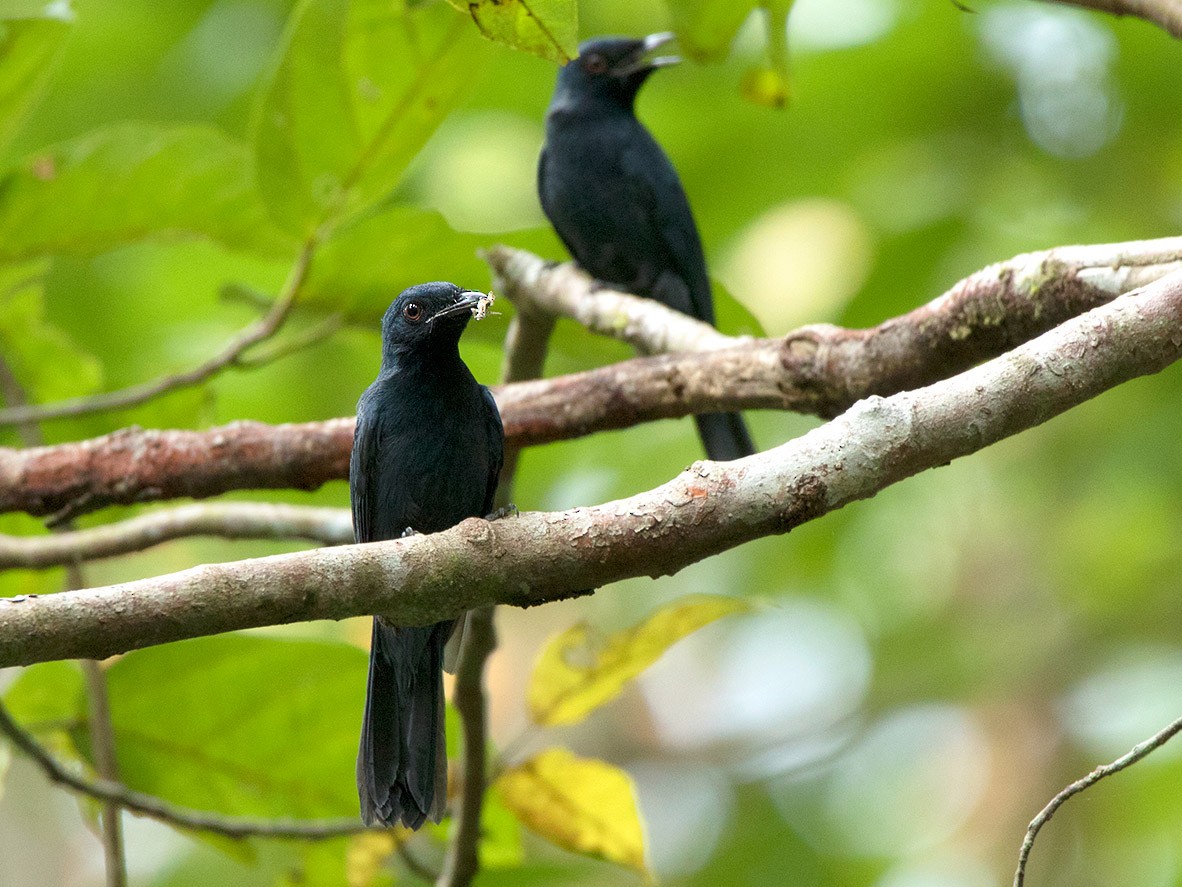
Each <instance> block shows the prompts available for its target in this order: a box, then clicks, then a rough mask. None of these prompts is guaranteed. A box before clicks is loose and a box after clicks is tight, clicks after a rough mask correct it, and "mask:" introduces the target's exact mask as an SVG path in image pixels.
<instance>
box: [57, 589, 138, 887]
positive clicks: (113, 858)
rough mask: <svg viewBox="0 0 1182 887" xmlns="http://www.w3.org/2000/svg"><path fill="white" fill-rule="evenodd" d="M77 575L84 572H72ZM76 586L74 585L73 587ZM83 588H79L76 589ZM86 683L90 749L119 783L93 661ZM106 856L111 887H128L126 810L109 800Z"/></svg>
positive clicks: (103, 679) (86, 668)
mask: <svg viewBox="0 0 1182 887" xmlns="http://www.w3.org/2000/svg"><path fill="white" fill-rule="evenodd" d="M70 572H71V573H73V574H75V575H77V574H80V573H81V571H80V570H78V569H77V568H71V570H70ZM71 584H73V583H71ZM76 587H79V586H76ZM80 664H81V666H82V675H83V677H84V678H85V680H86V699H87V705H88V706H89V708H90V749H91V752H92V753H93V754H94V766H95V770H97V771H98V774H99V776H101V777H102V778H103V779H104V780H106V781H108V782H111V783H113V784H117V783H118V782H119V761H118V759H117V758H116V752H115V730H114V727H113V726H112V724H111V705H110V699H109V697H108V695H107V676H106V674H104V672H103V667H102V666H101V665H99V663H98V662H96V661H95V660H93V659H83V660H82V661H81V663H80ZM102 839H103V855H104V857H105V858H106V870H107V887H126V885H127V862H126V856H125V854H124V850H123V807H122V806H121V805H120V804H119V802H118V801H116V800H113V799H108V800H107V801H105V802H104V803H103V812H102Z"/></svg>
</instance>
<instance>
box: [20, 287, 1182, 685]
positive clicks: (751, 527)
mask: <svg viewBox="0 0 1182 887" xmlns="http://www.w3.org/2000/svg"><path fill="white" fill-rule="evenodd" d="M1179 328H1182V271H1180V272H1176V273H1174V274H1172V275H1170V276H1168V277H1166V278H1163V279H1162V280H1159V281H1157V282H1156V283H1153V284H1150V285H1149V286H1147V287H1145V288H1143V289H1141V290H1138V291H1136V292H1135V293H1132V294H1129V295H1127V296H1124V297H1122V298H1120V299H1116V300H1114V301H1113V302H1111V303H1110V304H1107V305H1103V306H1101V307H1099V308H1096V309H1093V310H1092V311H1089V312H1087V313H1086V314H1083V315H1081V316H1080V317H1078V318H1075V319H1073V320H1070V321H1068V322H1066V323H1064V324H1062V325H1060V326H1059V327H1057V328H1055V329H1054V330H1051V331H1050V332H1048V333H1045V334H1044V335H1042V336H1040V337H1038V338H1037V339H1035V340H1033V341H1031V342H1028V343H1027V344H1025V345H1022V346H1020V347H1018V348H1016V349H1014V350H1013V351H1011V352H1009V353H1007V354H1005V355H1003V356H1001V357H999V358H996V359H994V360H992V361H990V362H988V363H986V364H983V365H982V366H979V367H976V368H974V369H971V370H969V371H967V372H964V373H962V374H960V375H958V376H955V377H954V378H951V379H947V380H945V381H942V382H937V383H935V384H933V385H931V386H929V387H927V388H923V389H920V390H917V391H909V392H904V393H901V394H897V395H894V396H893V397H890V398H885V399H884V398H880V397H871V398H868V399H867V400H865V401H863V402H861V403H859V404H857V405H856V406H855V407H854V408H853V409H851V410H849V411H848V412H847V413H845V414H844V415H843V416H841V417H840V418H838V419H836V420H834V421H832V422H829V423H828V424H826V425H823V426H821V427H819V428H816V429H814V430H813V431H811V432H809V433H808V434H806V435H804V436H803V437H800V438H798V439H796V440H793V441H790V442H788V443H786V444H783V445H781V446H779V447H776V448H774V449H771V450H768V451H766V452H764V453H760V454H757V455H755V456H751V457H748V458H746V459H740V460H737V461H735V462H728V463H714V462H697V463H695V464H694V465H692V466H691V467H690V468H688V469H686V470H685V471H683V472H682V473H681V474H680V475H679V476H678V477H676V478H674V479H673V480H672V481H670V482H668V483H666V484H664V485H662V486H660V487H657V488H656V489H654V490H650V491H648V492H644V493H640V494H638V495H636V496H632V497H630V498H627V499H622V500H619V501H616V502H609V503H606V504H604V505H598V506H594V507H589V508H576V509H571V510H569V511H564V512H555V513H525V514H522V515H520V516H518V517H516V518H508V519H503V520H498V521H492V522H489V521H485V520H480V519H476V518H472V519H469V520H466V521H464V522H463V523H461V524H459V525H458V526H457V527H455V528H453V529H451V530H448V531H446V532H443V533H437V534H433V535H428V536H416V537H411V538H409V539H401V540H393V541H388V542H375V543H369V544H366V545H347V546H341V547H339V548H329V549H319V550H315V551H310V552H299V553H296V554H288V555H279V556H276V557H269V558H261V559H257V560H247V561H239V562H236V563H229V564H215V565H207V566H202V567H197V568H194V569H191V570H186V571H184V572H181V573H174V574H171V575H168V576H161V577H157V578H154V579H146V580H141V581H137V582H127V583H123V584H121V585H113V586H108V587H106V588H96V589H90V590H87V591H78V592H71V593H65V594H58V595H50V596H47V597H36V598H35V597H21V598H9V599H4V600H0V667H3V666H8V665H24V664H29V663H32V662H39V661H43V660H47V659H59V658H69V657H73V658H80V657H90V658H104V657H106V656H109V655H112V654H114V653H117V652H122V651H126V650H130V649H135V648H137V647H143V646H148V645H151V644H158V643H164V642H167V641H174V640H180V639H182V638H188V637H196V636H200V635H207V634H215V633H218V632H223V631H231V630H236V629H242V628H249V627H254V626H262V625H271V624H279V623H289V622H295V621H302V620H308V619H340V618H344V617H346V616H357V615H363V614H366V613H375V612H376V613H384V614H387V615H388V617H389V618H390V619H391V620H392V621H395V622H397V623H399V624H404V625H424V624H428V623H432V622H437V621H440V620H442V619H448V618H453V617H455V616H458V615H459V614H460V613H461V612H463V611H465V610H471V609H475V608H476V607H481V606H487V605H489V604H494V603H502V604H511V605H515V606H530V605H533V604H540V603H544V602H547V601H553V600H559V599H562V598H565V597H571V596H574V595H578V594H582V593H585V590H586V589H591V588H597V587H599V586H602V585H606V584H608V583H610V582H614V581H617V580H619V579H624V578H628V577H633V576H657V575H663V574H671V573H674V572H676V571H678V570H680V569H682V568H684V567H686V566H688V565H689V564H692V563H695V562H696V561H699V560H702V559H704V558H706V557H709V556H711V555H714V554H717V553H719V552H721V551H725V550H727V549H729V548H733V547H735V546H737V545H741V544H742V543H744V542H748V541H750V540H753V539H757V538H760V537H762V536H767V535H773V534H778V533H786V532H788V531H790V530H792V529H793V528H794V527H796V526H799V525H800V524H802V523H804V522H806V521H809V520H813V519H815V518H817V517H819V516H821V515H823V514H826V513H828V512H830V511H834V510H836V509H838V508H840V507H842V506H843V505H845V504H848V503H850V502H853V501H856V500H859V499H865V498H868V497H870V496H873V495H874V494H875V493H877V492H878V491H880V490H882V489H884V488H886V487H888V486H890V485H891V484H894V483H897V482H899V481H900V480H903V479H904V478H907V477H910V476H912V475H914V474H917V473H919V472H921V471H925V470H927V469H929V468H934V467H937V466H940V465H944V464H946V463H948V462H950V461H951V460H953V459H956V458H959V457H961V456H965V455H968V454H969V453H974V452H976V451H978V450H980V449H983V448H984V447H986V446H988V445H990V444H991V443H994V442H996V441H998V440H1001V439H1003V438H1005V437H1008V436H1010V435H1013V434H1017V433H1018V432H1020V431H1023V430H1025V429H1027V428H1031V427H1034V426H1036V425H1039V424H1041V423H1043V422H1045V421H1047V420H1048V419H1050V418H1051V417H1053V416H1056V415H1058V414H1059V413H1062V412H1064V411H1065V410H1068V409H1070V408H1071V407H1073V406H1076V405H1078V404H1080V403H1083V402H1084V401H1086V400H1088V399H1090V398H1092V397H1095V396H1096V395H1098V394H1100V393H1102V392H1104V391H1106V390H1108V389H1110V388H1112V387H1114V386H1116V385H1118V384H1120V383H1121V382H1124V381H1127V380H1129V379H1132V378H1135V377H1138V376H1142V375H1146V374H1149V373H1154V372H1158V371H1160V370H1161V369H1163V368H1165V367H1166V366H1168V365H1170V364H1171V363H1173V362H1174V361H1176V360H1178V359H1179V358H1180V357H1182V335H1179V334H1178V330H1179Z"/></svg>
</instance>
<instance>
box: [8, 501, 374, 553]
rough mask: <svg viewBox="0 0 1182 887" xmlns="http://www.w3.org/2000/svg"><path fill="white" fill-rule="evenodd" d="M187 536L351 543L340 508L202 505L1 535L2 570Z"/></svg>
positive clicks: (349, 525) (134, 548)
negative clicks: (88, 525) (48, 532)
mask: <svg viewBox="0 0 1182 887" xmlns="http://www.w3.org/2000/svg"><path fill="white" fill-rule="evenodd" d="M186 536H219V537H221V538H223V539H310V540H312V541H313V542H319V543H321V544H323V545H345V544H347V543H349V542H352V541H353V521H352V518H351V516H350V514H349V512H348V510H347V509H344V508H311V507H308V506H304V505H282V504H273V503H269V502H203V503H195V504H192V505H181V506H179V507H177V508H169V509H166V510H163V511H156V512H153V513H151V514H143V515H139V516H138V517H133V518H129V519H128V520H125V521H119V522H117V523H112V524H104V525H103V526H99V527H92V528H90V529H86V530H71V531H68V532H60V533H53V534H51V535H48V536H5V535H0V569H10V568H13V567H21V568H24V569H40V568H44V567H59V566H64V565H66V564H76V563H80V562H82V561H91V560H98V559H99V558H105V557H115V556H117V555H121V554H128V553H130V552H133V551H143V550H144V549H146V548H151V547H152V546H154V545H160V544H161V543H164V542H168V541H170V540H172V539H180V538H183V537H186Z"/></svg>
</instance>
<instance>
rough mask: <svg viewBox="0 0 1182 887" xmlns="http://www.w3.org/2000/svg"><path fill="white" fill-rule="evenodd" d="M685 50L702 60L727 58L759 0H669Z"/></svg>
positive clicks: (688, 54) (697, 59)
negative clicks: (732, 44)
mask: <svg viewBox="0 0 1182 887" xmlns="http://www.w3.org/2000/svg"><path fill="white" fill-rule="evenodd" d="M666 3H667V5H668V6H669V12H670V13H672V15H673V30H675V31H676V32H677V45H678V47H679V48H680V49H681V51H682V52H683V53H684V54H685V55H687V56H689V57H690V58H692V59H695V60H696V61H699V62H707V61H719V60H721V59H724V58H726V55H727V52H728V51H729V50H730V46H731V43H732V42H734V39H735V35H736V34H738V33H739V28H740V27H741V26H742V24H743V22H745V21H746V20H747V16H749V15H750V14H751V11H752V10H753V9H755V8H756V6H757V5H758V3H757V2H756V0H666Z"/></svg>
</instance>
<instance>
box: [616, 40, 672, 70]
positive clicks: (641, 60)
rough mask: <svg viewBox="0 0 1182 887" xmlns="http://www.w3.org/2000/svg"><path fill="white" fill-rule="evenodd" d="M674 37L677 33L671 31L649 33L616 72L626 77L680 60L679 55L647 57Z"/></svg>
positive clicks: (664, 66)
mask: <svg viewBox="0 0 1182 887" xmlns="http://www.w3.org/2000/svg"><path fill="white" fill-rule="evenodd" d="M676 39H677V35H676V34H674V33H673V32H672V31H662V32H661V33H659V34H649V35H648V36H647V37H645V38H644V40H643V41H642V42H641V45H640V49H639V50H637V52H636V54H635V55H633V56H632V57H631V58H630V59H628V61H627V62H626V63H625V65H624V66H623V68H621V69H619V70H618V71H617V72H616V73H618V74H620V75H622V76H624V77H628V76H630V75H632V74H636V73H638V72H640V71H644V72H645V73H648V72H649V71H654V70H656V69H657V68H666V67H668V66H669V65H676V64H677V63H678V62H680V61H681V56H679V55H659V56H656V57H655V58H650V57H649V53H651V52H653V51H654V50H656V49H660V48H661V47H662V46H664V45H665V44H667V43H671V42H672V41H674V40H676Z"/></svg>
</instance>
